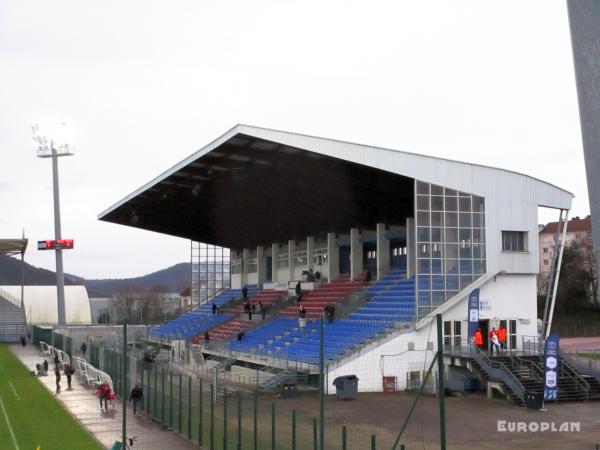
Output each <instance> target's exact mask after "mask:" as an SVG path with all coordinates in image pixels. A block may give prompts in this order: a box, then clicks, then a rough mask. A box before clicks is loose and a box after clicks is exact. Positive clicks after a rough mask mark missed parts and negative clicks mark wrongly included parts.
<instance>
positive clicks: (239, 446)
mask: <svg viewBox="0 0 600 450" xmlns="http://www.w3.org/2000/svg"><path fill="white" fill-rule="evenodd" d="M237 435H238V438H237V441H238V443H237V450H242V393H241V392H239V391H238V429H237Z"/></svg>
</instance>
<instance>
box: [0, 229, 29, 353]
mask: <svg viewBox="0 0 600 450" xmlns="http://www.w3.org/2000/svg"><path fill="white" fill-rule="evenodd" d="M27 242H28V241H27V239H25V238H23V239H0V258H3V257H8V256H15V255H21V265H22V267H24V259H25V251H26V250H27ZM21 273H22V276H21V286H19V294H18V295H16V296H15V295H13V294H11V293H9V292H7V291H6V290H5V289H1V288H0V342H16V341H17V340H18V339H19V338H20V337H21V336H24V335H25V334H26V329H27V323H26V319H25V313H24V311H25V309H24V305H23V302H24V286H23V284H24V282H25V280H24V275H23V274H24V270H23V271H22V272H21Z"/></svg>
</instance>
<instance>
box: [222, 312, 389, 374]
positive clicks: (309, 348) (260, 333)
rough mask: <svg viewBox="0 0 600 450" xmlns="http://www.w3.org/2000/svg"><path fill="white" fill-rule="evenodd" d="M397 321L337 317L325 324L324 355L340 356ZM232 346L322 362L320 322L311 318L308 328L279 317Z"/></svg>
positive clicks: (327, 357) (289, 319)
mask: <svg viewBox="0 0 600 450" xmlns="http://www.w3.org/2000/svg"><path fill="white" fill-rule="evenodd" d="M392 325H393V323H391V322H385V321H363V322H360V321H357V320H356V321H350V320H337V321H334V322H333V323H326V324H325V325H324V330H323V334H324V342H325V346H324V357H325V359H326V360H333V359H336V358H338V357H340V356H342V355H344V354H348V353H350V352H352V351H353V350H355V348H356V346H358V345H361V344H364V343H365V342H366V341H368V340H370V339H374V338H376V337H377V335H378V334H379V333H382V332H384V331H385V330H386V328H388V327H390V326H392ZM230 347H231V349H232V350H237V351H248V350H254V351H258V352H261V353H263V354H266V355H268V356H273V357H279V358H288V359H291V360H294V361H300V362H305V363H309V364H318V362H319V322H318V321H314V322H309V323H308V324H307V325H306V328H305V330H304V331H302V330H301V329H300V328H299V327H298V322H297V320H296V319H293V318H278V319H275V320H274V321H273V322H270V323H269V324H267V325H265V326H264V327H261V328H258V329H256V330H253V331H251V332H249V333H248V334H247V335H246V336H245V337H244V339H243V341H241V342H232V343H231V344H230Z"/></svg>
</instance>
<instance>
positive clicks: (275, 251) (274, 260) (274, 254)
mask: <svg viewBox="0 0 600 450" xmlns="http://www.w3.org/2000/svg"><path fill="white" fill-rule="evenodd" d="M278 257H279V244H271V272H272V274H273V278H272V279H273V283H276V282H277V281H278V280H277V258H278Z"/></svg>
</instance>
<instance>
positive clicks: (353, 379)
mask: <svg viewBox="0 0 600 450" xmlns="http://www.w3.org/2000/svg"><path fill="white" fill-rule="evenodd" d="M333 385H334V386H335V393H336V396H337V398H338V399H341V400H356V394H357V393H358V377H357V376H356V375H344V376H341V377H337V378H336V379H335V380H333Z"/></svg>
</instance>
